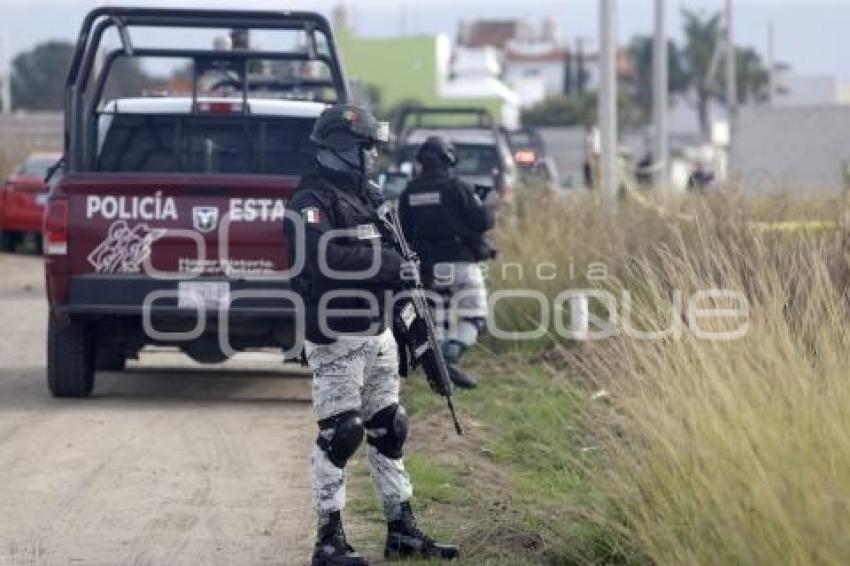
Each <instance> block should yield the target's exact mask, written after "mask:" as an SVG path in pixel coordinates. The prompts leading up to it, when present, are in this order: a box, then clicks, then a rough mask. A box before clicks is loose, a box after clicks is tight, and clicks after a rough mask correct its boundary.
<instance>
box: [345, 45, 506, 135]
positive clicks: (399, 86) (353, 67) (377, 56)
mask: <svg viewBox="0 0 850 566" xmlns="http://www.w3.org/2000/svg"><path fill="white" fill-rule="evenodd" d="M336 40H337V43H338V46H339V51H340V53H341V56H342V61H343V64H344V65H345V69H346V72H347V74H348V77H349V78H351V79H359V80H360V81H361V82H362V83H363V84H364V85H371V86H375V87H378V89H379V90H380V91H381V106H382V107H383V108H384V109H387V108H391V107H393V106H395V105H397V104H399V103H401V102H404V101H405V100H419V101H420V102H422V103H423V104H426V105H429V106H484V107H486V108H488V109H489V110H490V112H492V113H493V117H494V118H495V119H496V120H497V121H499V120H500V117H501V101H500V100H498V99H497V98H486V99H466V98H464V99H445V98H440V97H438V95H437V38H436V37H435V36H410V37H388V38H384V37H357V36H354V35H352V34H351V33H347V32H340V33H338V34H337V37H336Z"/></svg>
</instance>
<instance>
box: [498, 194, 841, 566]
mask: <svg viewBox="0 0 850 566" xmlns="http://www.w3.org/2000/svg"><path fill="white" fill-rule="evenodd" d="M676 207H678V208H679V209H688V210H689V212H690V213H691V215H692V216H693V217H695V218H696V221H685V220H682V219H681V217H679V216H676V215H671V216H669V217H666V218H665V217H662V216H659V215H658V213H657V211H655V210H647V209H645V208H642V207H637V208H636V207H634V206H633V205H629V204H624V205H622V206H621V207H620V209H619V210H618V211H617V212H615V213H611V212H610V211H608V210H606V208H605V207H603V206H600V205H599V204H598V203H595V202H591V201H586V202H567V203H564V202H561V201H548V202H540V201H537V202H524V203H520V205H519V208H518V211H517V214H516V216H515V218H514V219H513V221H512V222H513V225H512V226H508V225H506V226H505V227H504V230H505V231H504V232H503V234H502V237H501V238H500V240H501V245H502V250H503V257H504V258H505V259H503V260H502V261H503V262H506V263H507V262H511V261H516V262H519V263H522V264H523V265H525V266H526V271H527V272H528V271H529V270H533V265H534V264H536V263H539V262H555V263H556V264H558V265H566V264H573V265H576V266H578V269H575V270H573V271H579V272H581V271H582V268H583V267H586V266H587V265H588V264H589V263H590V262H593V261H599V262H602V263H604V264H605V265H607V266H608V271H609V275H608V277H607V279H605V281H592V282H588V280H587V279H588V278H587V277H586V273H585V274H584V275H579V276H578V277H572V276H571V277H567V276H566V275H572V274H569V273H567V272H564V271H562V272H560V273H559V275H558V278H557V279H556V280H554V281H550V280H544V281H535V280H534V279H533V278H531V279H529V278H526V279H525V280H524V281H517V280H516V279H517V278H516V277H513V278H506V279H498V278H496V279H494V280H493V283H494V285H495V286H496V287H503V288H508V287H512V286H520V285H522V286H525V287H531V288H535V289H539V290H541V291H543V292H545V293H547V294H548V295H549V296H554V294H556V293H557V292H560V291H561V290H563V289H564V288H565V287H570V286H578V285H585V284H588V283H590V285H591V286H599V287H603V288H606V289H608V290H611V291H614V292H621V291H629V292H630V293H631V294H632V297H633V305H632V310H633V313H634V315H633V317H632V318H633V320H634V321H635V325H636V326H639V327H641V328H643V329H653V328H666V327H667V326H668V325H669V324H670V321H671V317H672V319H678V320H682V321H683V323H685V324H684V326H685V328H684V330H683V332H682V333H681V336H678V337H675V338H666V339H661V340H639V339H634V338H629V337H625V336H618V337H616V338H612V339H609V340H605V341H600V342H593V343H589V344H585V345H583V346H582V347H581V348H578V349H574V350H566V351H565V353H564V354H563V355H562V360H563V361H564V362H565V364H564V366H563V368H564V369H563V371H562V372H561V375H563V377H564V378H565V379H570V380H575V379H579V382H580V384H581V385H582V386H585V387H588V388H589V390H600V389H604V390H606V391H607V392H608V395H607V397H606V398H605V400H597V401H594V402H592V403H590V409H589V410H588V414H587V415H586V420H587V424H588V427H587V431H588V432H587V444H588V445H589V446H590V447H592V448H594V449H595V450H593V451H592V452H591V454H592V455H593V456H592V457H591V458H589V459H586V458H582V461H581V465H582V466H583V467H584V470H585V472H586V473H588V474H589V476H590V477H591V478H592V485H593V486H594V492H595V499H594V501H595V508H594V509H593V510H591V512H590V513H589V516H595V517H596V518H597V519H596V520H597V521H599V522H600V523H601V524H603V525H605V527H606V528H608V529H609V532H610V533H612V537H613V538H615V539H618V540H620V541H621V542H622V545H623V547H624V548H630V549H632V551H633V553H634V554H633V557H634V559H635V560H636V561H642V560H648V561H650V562H653V563H656V564H664V565H667V564H771V565H772V564H801V565H802V564H847V563H848V560H850V534H848V533H850V531H848V528H849V527H848V525H850V317H848V296H847V292H848V284H850V254H848V247H847V244H848V241H850V240H848V239H847V238H846V235H845V234H844V233H843V232H841V231H840V230H839V231H827V232H820V231H818V232H815V233H808V232H794V231H792V232H788V231H782V232H778V233H771V232H769V231H767V232H765V231H764V230H763V229H759V230H756V229H754V228H753V227H752V226H753V225H752V224H751V223H752V222H756V221H760V220H770V221H777V220H800V219H804V218H806V219H808V218H809V217H810V216H811V215H812V211H813V210H818V211H820V213H821V214H824V215H825V216H827V218H826V219H827V220H838V219H839V218H840V216H841V214H842V212H843V205H842V203H840V201H835V202H833V203H819V204H815V203H800V202H794V201H793V200H788V199H777V200H776V201H774V202H773V203H772V205H771V203H770V202H769V201H765V200H761V199H760V200H758V201H756V200H750V199H747V198H746V197H743V196H735V195H725V196H720V197H717V198H715V199H714V200H708V201H706V200H700V201H690V200H687V201H684V202H681V203H678V204H677V205H676ZM508 231H511V232H512V233H513V235H514V237H511V234H510V233H509V232H508ZM516 235H519V237H516ZM715 288H722V289H730V290H735V291H738V292H740V293H742V294H743V296H745V297H746V299H747V302H748V305H749V315H748V317H747V322H748V332H747V334H746V335H745V336H744V337H742V338H739V339H735V340H729V341H711V340H706V339H701V338H698V337H697V336H695V335H694V334H693V333H692V332H691V331H689V330H688V328H687V324H686V323H687V320H686V318H687V317H686V316H683V315H681V314H678V315H671V312H672V311H671V302H672V297H673V294H674V292H675V291H679V292H681V293H682V294H683V295H684V297H685V302H687V297H689V296H691V295H692V294H693V293H694V292H696V291H699V290H705V289H715ZM702 306H706V304H705V303H703V304H702ZM715 306H719V307H723V306H728V305H725V304H723V301H719V302H718V303H717V305H715ZM500 316H501V317H502V318H503V319H504V320H503V323H505V324H507V323H511V322H512V323H515V324H517V325H522V324H528V321H530V320H533V319H534V316H535V315H534V314H533V309H531V308H529V307H527V306H522V305H520V306H516V307H515V308H513V309H504V310H503V311H502V312H501V313H500ZM702 322H703V324H702V326H703V328H705V327H711V328H713V329H714V330H730V329H732V328H737V327H738V326H739V325H740V324H741V323H742V322H743V321H742V320H733V319H724V320H721V319H717V320H714V321H711V320H707V319H704V320H703V321H702ZM553 341H554V342H556V343H557V342H559V340H557V339H553ZM591 388H592V389H591Z"/></svg>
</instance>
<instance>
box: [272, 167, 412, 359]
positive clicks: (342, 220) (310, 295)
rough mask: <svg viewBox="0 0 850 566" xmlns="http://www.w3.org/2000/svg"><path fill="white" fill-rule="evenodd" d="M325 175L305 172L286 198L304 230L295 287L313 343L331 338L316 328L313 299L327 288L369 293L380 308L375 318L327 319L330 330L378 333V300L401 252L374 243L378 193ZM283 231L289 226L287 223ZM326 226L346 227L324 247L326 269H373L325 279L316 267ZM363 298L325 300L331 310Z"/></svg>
mask: <svg viewBox="0 0 850 566" xmlns="http://www.w3.org/2000/svg"><path fill="white" fill-rule="evenodd" d="M325 177H327V173H324V175H320V174H319V173H318V172H316V173H313V174H310V175H307V176H306V177H304V178H303V179H302V181H301V184H300V185H299V186H298V188H297V189H296V191H295V194H294V196H293V197H292V200H291V201H290V204H289V206H290V209H291V210H294V211H297V212H299V213H300V214H301V216H302V220H303V222H304V228H305V247H304V252H305V258H304V259H305V265H304V271H303V272H302V274H301V275H300V276H299V277H298V278H297V280H296V282H295V285H296V288H297V289H298V291H299V293H300V294H301V296H302V297H303V299H304V302H305V310H306V312H305V338H306V339H307V340H309V341H310V342H314V343H317V344H327V343H330V342H331V341H333V339H334V338H335V336H334V335H331V336H327V335H325V333H323V332H322V331H321V328H320V327H319V324H318V320H317V310H318V305H319V301H320V299H321V297H322V295H323V294H325V293H327V292H329V291H350V290H362V291H367V292H370V293H372V295H373V296H374V297H376V299H378V304H379V306H380V307H381V308H380V312H379V313H377V314H376V315H375V316H364V315H360V316H346V317H342V318H337V319H334V320H329V321H328V326H329V327H330V330H332V331H333V333H332V334H339V335H347V334H360V333H364V332H366V331H367V330H369V329H370V327H372V328H373V329H374V330H373V332H370V334H373V335H376V336H377V335H378V334H381V333H382V332H383V331H384V330H386V328H387V326H386V320H385V318H386V317H385V316H384V312H383V308H382V307H383V304H382V303H383V302H384V298H385V295H386V291H387V290H393V289H394V288H396V287H397V286H398V285H399V284H400V279H399V271H400V269H401V262H402V259H401V256H400V255H399V254H398V253H397V252H396V251H395V250H394V249H391V248H389V247H387V246H384V245H383V243H382V242H381V241H380V238H381V236H380V232H379V231H378V227H377V221H378V218H377V213H376V210H377V208H378V206H380V204H381V202H382V197H381V195H380V193H379V192H378V191H377V190H375V189H373V188H372V187H371V185H369V184H367V185H366V186H365V188H363V189H361V190H359V191H350V190H349V191H344V190H341V189H339V188H338V187H336V186H335V185H334V184H333V183H331V182H330V181H329V180H327V179H326V178H325ZM286 229H287V233H288V234H294V233H295V232H294V228H293V227H291V226H287V228H286ZM328 230H351V231H352V235H351V236H350V237H335V238H333V239H332V240H330V241H329V242H328V245H327V247H326V250H325V251H324V255H325V261H326V263H327V267H329V268H330V269H333V270H334V271H340V272H358V271H360V272H363V271H365V270H368V269H370V268H373V267H377V271H376V272H375V273H374V275H372V276H371V277H368V278H362V277H359V278H357V279H356V280H341V279H338V278H328V277H327V276H326V275H327V274H323V273H322V272H321V269H320V266H319V254H320V249H319V248H320V245H319V240H320V238H321V237H322V235H323V234H325V233H326V232H327V231H328ZM293 240H294V238H288V243H289V253H290V258H294V257H295V253H296V251H297V250H296V249H295V246H296V243H295V242H294V241H293ZM376 244H377V245H379V246H380V249H381V251H380V259H376V258H375V251H374V249H375V245H376ZM369 304H370V303H369V301H367V300H366V299H362V298H355V297H340V298H338V299H335V300H332V301H330V302H329V303H328V307H329V308H332V309H351V310H354V309H356V310H364V309H368V308H369Z"/></svg>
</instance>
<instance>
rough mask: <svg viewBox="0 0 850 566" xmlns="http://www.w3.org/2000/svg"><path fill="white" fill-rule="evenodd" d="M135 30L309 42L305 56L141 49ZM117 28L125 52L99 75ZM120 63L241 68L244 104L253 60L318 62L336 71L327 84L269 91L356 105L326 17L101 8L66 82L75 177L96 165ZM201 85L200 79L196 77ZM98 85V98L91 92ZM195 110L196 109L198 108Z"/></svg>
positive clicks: (68, 143)
mask: <svg viewBox="0 0 850 566" xmlns="http://www.w3.org/2000/svg"><path fill="white" fill-rule="evenodd" d="M133 27H160V28H167V27H174V28H198V29H203V28H212V29H219V28H220V29H229V30H237V31H248V30H283V31H286V30H290V31H303V32H304V33H305V35H306V38H307V42H306V46H305V49H304V50H303V51H293V50H292V49H288V50H281V51H272V50H263V51H259V50H258V51H253V50H249V49H238V48H235V49H232V50H227V51H224V50H215V49H210V50H203V49H200V50H199V49H155V48H144V49H136V48H135V47H134V45H133V43H132V36H131V28H133ZM109 28H115V29H116V30H117V32H118V35H119V37H120V40H121V49H118V50H115V51H112V52H110V53H109V54H107V56H106V58H105V60H104V64H103V68H102V69H101V70H100V71H99V72H97V73H96V74H97V76H96V77H94V80H92V74H93V73H95V67H96V60H97V58H98V52H99V50H100V45H101V41H102V39H103V35H104V33H105V32H106V31H107V30H108V29H109ZM317 34H320V35H322V36H324V45H323V46H325V47H326V52H323V53H320V52H319V43H318V40H317ZM119 57H173V58H191V59H192V60H193V61H194V62H195V63H196V64H195V65H194V67H195V73H197V63H198V62H199V61H219V60H221V61H229V62H231V63H232V64H233V65H235V66H237V67H238V68H241V69H242V71H241V72H240V79H238V80H235V81H234V83H235V84H232V85H230V86H233V87H234V88H240V87H241V90H242V96H243V100H244V99H246V98H247V89H248V86H249V85H250V83H251V78H250V77H249V75H248V73H247V68H248V67H247V65H248V61H250V60H257V59H265V60H280V61H303V62H310V61H317V62H322V63H324V64H325V65H326V66H327V67H328V69H329V70H330V78H329V79H328V80H327V81H321V80H314V79H307V80H304V81H293V82H292V83H279V84H278V85H274V84H271V85H265V88H272V87H274V86H278V87H280V88H285V87H290V86H292V87H304V88H311V87H312V88H317V87H329V88H332V89H333V90H334V91H335V93H336V97H337V101H338V102H346V101H348V100H349V99H350V92H349V86H348V81H347V80H346V77H345V73H344V71H343V68H342V63H341V62H340V59H339V55H338V53H337V49H336V45H335V43H334V39H333V33H332V30H331V26H330V24H329V23H328V21H327V19H325V17H324V16H322V15H320V14H316V13H312V12H297V11H291V12H290V11H249V10H204V9H182V8H181V9H171V8H126V7H112V6H109V7H101V8H96V9H94V10H92V11H91V12H89V13H88V15H86V17H85V19H84V20H83V24H82V27H81V29H80V34H79V36H78V38H77V44H76V49H75V52H74V56H73V58H72V60H71V64H70V66H69V70H68V75H67V78H66V81H65V101H64V103H65V155H66V156H67V158H68V159H67V161H68V169H69V170H70V171H78V170H84V169H86V168H87V167H90V166H91V164H92V163H93V159H94V157H95V156H94V148H95V147H96V143H93V138H92V135H94V136H95V139H96V131H97V124H96V118H97V108H98V104H99V102H100V99H101V97H102V95H103V92H104V87H105V84H106V80H107V77H108V73H109V70H110V68H111V67H112V64H113V63H114V62H115V61H116V60H117V59H118V58H119ZM193 78H194V79H197V77H196V76H195V77H193ZM196 83H197V81H196V80H193V88H192V98H193V100H194V99H196V98H197V87H196ZM89 85H93V87H92V88H93V92H87V89H88V88H89ZM192 106H193V109H194V108H195V106H196V105H195V104H193V105H192Z"/></svg>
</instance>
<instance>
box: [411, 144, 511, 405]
mask: <svg viewBox="0 0 850 566" xmlns="http://www.w3.org/2000/svg"><path fill="white" fill-rule="evenodd" d="M416 160H417V161H418V162H419V164H420V165H421V173H420V174H419V175H418V176H417V177H416V178H415V179H413V180H412V181H411V182H410V183H409V184H408V186H407V188H406V189H405V190H404V192H403V193H402V195H401V197H400V199H399V219H400V220H401V223H402V227H403V228H404V233H405V235H406V236H407V238H408V240H409V241H410V244H411V246H413V248H414V249H415V250H416V252H417V254H418V255H419V258H420V260H421V261H422V269H423V272H424V273H425V274H426V275H430V276H431V277H430V278H427V279H428V280H429V282H428V284H429V287H430V289H431V290H432V291H435V292H436V293H439V294H440V295H442V296H443V301H442V302H443V304H442V305H441V307H442V308H440V309H438V312H437V316H436V317H435V318H437V320H438V321H440V320H442V322H443V323H444V326H445V327H446V330H445V332H444V335H443V337H442V343H443V355H444V356H445V358H446V362H447V363H448V364H449V374H450V376H451V378H452V382H453V383H454V384H455V385H457V386H458V387H460V388H464V389H471V388H474V387H476V385H477V384H476V382H475V379H474V378H473V377H472V376H470V375H469V374H467V373H466V372H464V371H462V370H461V369H460V368H459V367H458V363H459V362H460V359H461V356H462V355H463V354H464V352H466V351H467V350H468V349H469V348H470V347H472V346H473V345H475V343H476V342H477V340H478V335H479V333H480V332H481V330H483V328H484V326H485V324H486V320H487V289H486V287H485V285H484V276H483V274H482V272H481V267H480V265H479V264H478V262H479V261H484V260H489V259H492V258H493V257H495V250H494V249H493V248H492V247H491V246H490V244H489V243H488V242H487V239H486V237H485V234H486V232H488V231H489V230H491V229H492V228H493V225H494V223H495V215H494V210H493V208H492V207H489V206H486V205H485V204H484V203H483V202H482V200H481V198H480V197H479V195H478V194H477V193H476V190H475V188H474V187H473V186H472V185H470V184H469V183H466V182H465V181H462V180H461V179H458V178H457V177H456V176H455V174H454V168H455V166H456V165H457V160H458V158H457V153H456V151H455V149H454V147H453V146H452V145H451V144H450V143H449V142H447V141H446V140H444V139H443V138H441V137H438V136H432V137H430V138H428V139H427V140H426V141H425V143H423V144H422V146H421V147H420V148H419V150H418V151H417V153H416ZM449 307H454V308H449Z"/></svg>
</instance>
